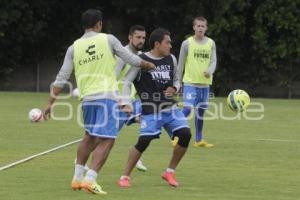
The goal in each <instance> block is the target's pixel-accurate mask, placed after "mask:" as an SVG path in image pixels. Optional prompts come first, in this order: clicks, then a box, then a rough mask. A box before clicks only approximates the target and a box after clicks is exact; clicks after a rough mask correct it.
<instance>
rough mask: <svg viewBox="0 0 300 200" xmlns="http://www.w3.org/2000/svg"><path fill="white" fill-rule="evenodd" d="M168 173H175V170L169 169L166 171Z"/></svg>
mask: <svg viewBox="0 0 300 200" xmlns="http://www.w3.org/2000/svg"><path fill="white" fill-rule="evenodd" d="M166 172H169V173H175V169H172V168H167V169H166Z"/></svg>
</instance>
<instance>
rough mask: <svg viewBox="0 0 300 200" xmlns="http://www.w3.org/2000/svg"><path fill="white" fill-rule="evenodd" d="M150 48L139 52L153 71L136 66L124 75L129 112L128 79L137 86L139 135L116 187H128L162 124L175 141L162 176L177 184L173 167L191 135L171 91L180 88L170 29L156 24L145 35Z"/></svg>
mask: <svg viewBox="0 0 300 200" xmlns="http://www.w3.org/2000/svg"><path fill="white" fill-rule="evenodd" d="M149 44H150V47H151V50H150V51H149V52H146V53H143V54H141V55H140V57H141V58H143V59H144V60H146V61H150V62H152V63H154V64H155V66H156V69H155V70H153V71H145V70H140V69H139V68H137V67H131V68H130V70H129V71H128V73H127V74H126V76H125V78H124V88H123V97H124V98H123V102H122V103H123V105H124V107H126V108H124V110H128V111H129V112H130V106H129V105H130V104H131V103H130V93H131V87H130V85H131V83H132V82H133V83H134V86H135V88H136V90H137V93H138V95H139V97H140V99H141V102H142V115H141V127H140V136H139V138H138V141H137V143H136V145H135V146H134V147H132V149H131V150H130V152H129V157H128V162H127V166H126V168H125V170H124V172H123V175H122V176H121V178H120V180H119V181H118V184H119V186H120V187H130V173H131V171H132V169H133V168H134V166H135V164H136V162H137V161H138V160H139V158H140V157H141V155H142V153H143V152H144V151H145V150H146V148H147V147H148V146H149V144H150V142H151V140H153V139H155V138H159V135H160V133H161V128H162V127H163V128H164V129H165V130H166V131H167V132H168V134H169V136H170V137H171V138H173V137H175V136H176V137H178V138H179V141H178V143H177V145H176V146H175V147H174V149H173V156H172V158H171V161H170V163H169V166H168V167H167V169H166V171H165V172H164V173H163V174H162V178H163V179H164V180H166V181H167V182H168V183H169V185H171V186H173V187H177V186H178V183H177V181H176V179H175V169H176V167H177V165H178V163H179V162H180V160H181V158H182V157H183V156H184V154H185V152H186V150H187V147H188V145H189V141H190V138H191V133H190V129H189V126H188V122H187V120H186V118H185V117H184V115H183V113H182V112H181V111H180V110H179V109H178V107H177V105H176V101H175V100H174V99H173V95H174V94H175V93H176V91H178V90H179V89H180V81H179V78H178V77H179V74H178V73H179V70H178V68H177V61H176V58H175V56H173V55H172V54H170V49H171V47H172V46H171V38H170V32H169V31H167V30H165V29H162V28H158V29H155V30H154V31H153V32H152V33H151V35H150V38H149Z"/></svg>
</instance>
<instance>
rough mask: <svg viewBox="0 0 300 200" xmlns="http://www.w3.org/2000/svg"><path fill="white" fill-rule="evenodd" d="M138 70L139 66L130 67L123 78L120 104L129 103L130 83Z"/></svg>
mask: <svg viewBox="0 0 300 200" xmlns="http://www.w3.org/2000/svg"><path fill="white" fill-rule="evenodd" d="M139 72H140V68H139V67H133V66H132V67H130V69H129V70H128V72H127V74H126V75H125V78H124V82H123V83H124V85H123V91H122V104H131V88H132V87H131V85H132V84H133V81H134V80H135V79H136V77H137V76H138V74H139Z"/></svg>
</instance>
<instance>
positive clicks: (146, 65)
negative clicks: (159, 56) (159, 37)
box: [141, 60, 156, 71]
mask: <svg viewBox="0 0 300 200" xmlns="http://www.w3.org/2000/svg"><path fill="white" fill-rule="evenodd" d="M141 68H142V69H145V70H149V71H151V70H155V68H156V66H155V65H154V64H153V63H152V62H148V61H145V60H142V62H141Z"/></svg>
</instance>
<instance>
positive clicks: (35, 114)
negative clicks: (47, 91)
mask: <svg viewBox="0 0 300 200" xmlns="http://www.w3.org/2000/svg"><path fill="white" fill-rule="evenodd" d="M28 117H29V120H30V121H31V122H40V121H43V120H44V118H43V112H42V111H41V110H40V109H39V108H33V109H31V110H30V111H29V113H28Z"/></svg>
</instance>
